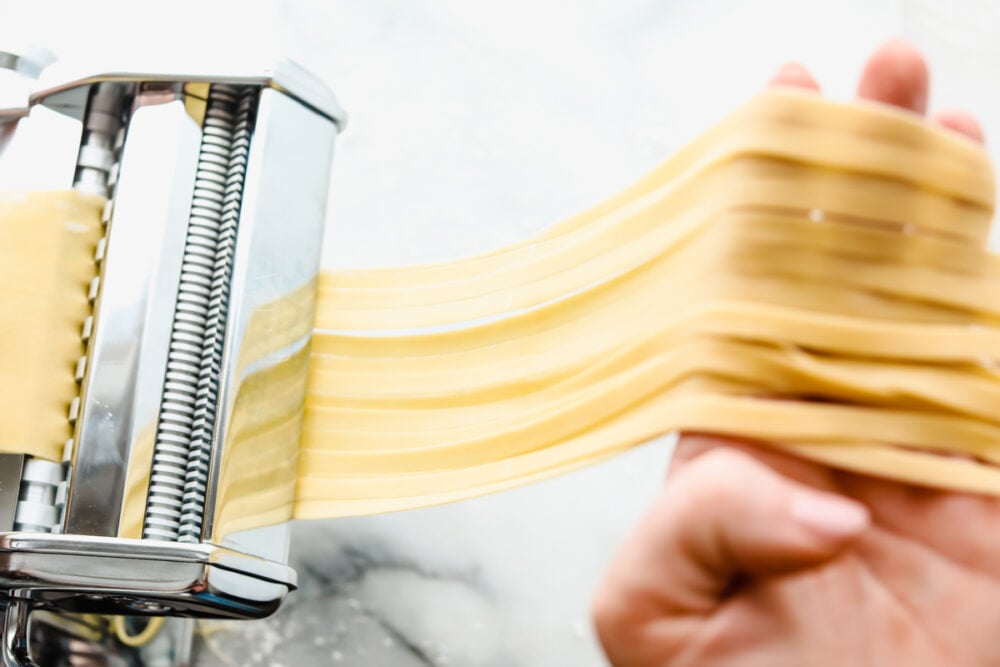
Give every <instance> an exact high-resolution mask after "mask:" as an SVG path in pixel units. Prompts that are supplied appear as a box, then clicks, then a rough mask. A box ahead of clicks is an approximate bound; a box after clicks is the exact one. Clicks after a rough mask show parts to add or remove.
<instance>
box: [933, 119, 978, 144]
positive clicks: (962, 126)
mask: <svg viewBox="0 0 1000 667" xmlns="http://www.w3.org/2000/svg"><path fill="white" fill-rule="evenodd" d="M934 122H935V123H937V124H938V125H941V126H943V127H947V128H948V129H949V130H954V131H955V132H958V133H959V134H964V135H965V136H967V137H968V138H970V139H972V140H973V141H977V142H979V143H981V144H982V143H985V142H986V138H985V136H984V135H983V128H982V126H981V125H980V124H979V121H977V120H976V119H975V118H973V117H972V116H971V115H969V114H967V113H965V112H964V111H941V112H939V113H936V114H934Z"/></svg>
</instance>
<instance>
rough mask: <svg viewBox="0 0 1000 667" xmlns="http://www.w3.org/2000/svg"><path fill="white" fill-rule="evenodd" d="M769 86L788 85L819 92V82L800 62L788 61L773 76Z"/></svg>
mask: <svg viewBox="0 0 1000 667" xmlns="http://www.w3.org/2000/svg"><path fill="white" fill-rule="evenodd" d="M768 85H769V86H788V87H791V88H803V89H806V90H813V91H815V92H817V93H818V92H819V84H818V83H817V82H816V79H814V78H813V76H812V74H810V73H809V70H807V69H806V68H805V67H803V66H802V65H800V64H799V63H786V64H785V65H783V66H782V67H781V69H779V70H778V72H777V73H776V74H775V75H774V76H773V77H771V80H770V81H769V82H768Z"/></svg>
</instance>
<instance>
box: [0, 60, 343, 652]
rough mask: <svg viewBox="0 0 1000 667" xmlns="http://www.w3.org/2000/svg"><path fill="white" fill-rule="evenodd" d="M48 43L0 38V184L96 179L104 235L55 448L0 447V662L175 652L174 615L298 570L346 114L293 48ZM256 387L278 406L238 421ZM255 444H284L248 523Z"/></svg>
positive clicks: (218, 605)
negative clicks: (173, 50) (98, 60)
mask: <svg viewBox="0 0 1000 667" xmlns="http://www.w3.org/2000/svg"><path fill="white" fill-rule="evenodd" d="M50 60H52V59H51V57H49V56H48V55H47V54H46V53H45V52H44V51H37V50H21V51H18V52H0V187H3V188H5V189H11V188H18V189H52V190H58V189H62V190H65V189H69V188H75V189H77V190H81V191H86V192H89V193H93V194H95V195H99V196H101V197H104V198H106V202H107V203H106V205H105V206H104V212H103V220H102V222H103V225H104V229H105V232H106V234H105V237H104V239H103V240H101V241H100V243H99V244H98V247H97V252H96V257H95V262H96V264H97V266H98V267H99V270H98V271H97V272H96V275H97V278H95V280H94V282H93V283H92V284H91V289H90V295H89V298H90V301H91V303H92V304H93V313H92V316H91V317H89V318H88V319H87V320H86V322H85V323H84V326H83V331H82V332H81V336H82V340H83V345H82V346H81V349H85V350H86V353H85V355H84V356H83V357H82V358H81V359H80V362H79V364H78V365H77V368H76V377H77V380H78V382H79V396H78V398H77V399H75V400H74V401H73V402H72V404H71V405H70V406H68V415H67V419H68V420H70V423H71V424H72V433H73V437H72V438H71V439H70V440H69V441H68V442H67V443H66V444H65V447H64V455H63V460H62V461H49V460H43V459H39V458H33V457H31V456H28V455H23V454H0V607H2V608H3V609H4V610H5V611H4V614H5V615H4V623H3V642H2V647H0V664H2V665H4V666H11V665H33V664H39V665H42V666H43V667H44V666H47V665H108V666H112V665H122V666H124V665H129V666H147V667H150V666H153V665H157V666H164V667H166V666H179V665H185V664H188V662H189V660H190V658H189V654H190V647H191V635H192V624H193V623H194V620H192V619H197V618H231V619H255V618H261V617H265V616H267V615H269V614H271V613H273V612H274V611H275V610H276V609H277V608H278V607H279V605H280V604H281V602H282V600H283V598H284V597H285V595H286V594H288V593H289V592H290V591H292V590H293V589H294V588H295V585H296V575H295V572H294V570H293V569H291V568H290V567H289V566H288V565H287V551H288V524H287V520H288V518H289V517H290V516H291V511H292V510H291V507H292V502H293V494H294V479H295V461H296V457H297V449H298V437H299V433H300V431H299V429H300V428H301V417H302V409H303V405H304V400H305V373H306V368H307V365H306V360H307V355H308V347H309V342H310V336H311V329H312V320H313V313H314V309H315V299H316V292H315V289H316V278H317V275H318V270H319V253H320V248H321V245H322V236H323V228H324V217H325V206H326V198H327V189H328V184H329V176H330V162H331V159H332V152H333V146H334V140H335V138H336V136H337V134H338V131H339V130H340V129H341V128H342V126H343V122H344V116H343V113H342V112H341V110H340V108H339V106H338V105H337V102H336V100H335V99H334V97H333V95H332V94H331V93H330V92H329V90H328V89H327V88H326V87H325V86H324V85H323V84H322V83H321V82H320V81H319V79H317V78H316V77H315V76H313V75H312V74H310V73H309V72H308V71H306V70H305V69H304V68H302V67H300V66H298V65H296V64H295V63H293V62H291V61H280V62H276V63H275V62H270V63H262V64H250V63H248V62H247V61H246V60H244V61H241V62H236V63H233V64H231V65H224V66H222V67H220V68H219V69H214V70H213V69H204V67H203V66H202V65H200V64H199V63H198V62H196V61H195V64H194V65H192V66H191V67H190V68H188V69H178V68H177V65H176V63H175V64H174V65H173V66H172V68H171V69H165V68H161V67H157V66H155V65H154V66H150V67H143V68H140V69H136V68H109V67H103V68H102V67H97V66H93V67H89V68H88V67H87V66H85V65H82V64H79V63H68V62H64V61H56V62H54V63H53V64H49V61H50ZM274 377H280V378H283V379H282V380H281V381H280V382H278V385H280V388H274V389H273V390H272V387H275V386H277V385H275V384H273V383H271V382H270V380H269V378H274ZM265 380H268V381H265ZM272 391H273V392H279V391H280V396H275V395H272ZM265 404H266V405H267V406H268V409H267V410H265V412H268V419H270V420H272V422H274V423H280V424H281V428H275V429H271V430H270V431H269V434H270V435H269V437H268V438H267V439H266V440H265V441H260V440H254V439H253V435H254V433H255V432H257V431H258V430H259V429H260V424H259V423H258V422H259V420H260V419H261V415H260V412H261V411H260V409H259V408H260V406H261V405H265ZM263 446H266V447H268V448H271V450H270V451H271V454H272V455H273V454H274V452H275V450H278V453H279V454H280V455H281V456H282V457H283V460H285V461H287V466H285V468H282V469H281V470H274V471H268V472H269V474H270V475H271V479H273V484H271V485H270V486H268V488H266V489H263V490H258V491H259V493H258V494H257V496H255V500H254V503H255V504H254V510H253V511H254V512H255V513H257V516H260V513H261V512H264V513H266V514H267V517H268V520H267V521H265V522H262V523H263V525H266V527H263V528H259V527H258V528H255V527H249V526H247V525H241V521H240V518H241V516H242V514H243V511H244V509H243V508H242V507H241V506H240V503H241V502H242V501H241V498H242V499H245V498H246V497H247V496H246V494H245V493H241V492H240V485H241V484H242V485H244V486H246V485H247V484H248V482H247V479H246V475H245V471H246V470H248V469H249V470H253V468H254V461H253V459H254V456H255V452H256V451H257V449H255V448H259V447H263ZM272 458H273V456H272ZM289 471H291V472H290V473H289ZM247 511H249V510H247ZM258 525H261V524H260V523H259V524H258ZM158 617H160V618H163V619H165V620H159V618H158Z"/></svg>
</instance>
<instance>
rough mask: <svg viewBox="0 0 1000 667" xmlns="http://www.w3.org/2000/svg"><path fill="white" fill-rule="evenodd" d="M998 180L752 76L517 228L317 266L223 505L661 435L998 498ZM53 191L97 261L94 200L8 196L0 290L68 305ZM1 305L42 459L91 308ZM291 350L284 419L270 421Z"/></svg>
mask: <svg viewBox="0 0 1000 667" xmlns="http://www.w3.org/2000/svg"><path fill="white" fill-rule="evenodd" d="M993 183H994V179H993V173H992V170H991V167H990V165H989V161H988V159H987V157H986V155H985V153H984V151H983V150H982V149H981V148H980V147H978V146H976V145H975V144H973V143H972V142H971V141H968V140H966V139H964V138H963V137H960V136H958V135H955V134H953V133H949V132H947V131H945V130H941V129H936V128H933V127H930V126H929V125H927V124H925V123H923V122H922V121H920V120H919V119H917V118H916V117H914V116H911V115H909V114H907V113H905V112H901V111H896V110H891V109H889V108H887V107H882V106H879V105H875V104H869V103H853V104H837V103H833V102H829V101H824V100H822V99H820V98H818V97H816V96H813V95H810V94H806V93H797V92H791V91H769V92H766V93H763V94H761V95H759V96H758V97H756V98H754V99H753V100H751V101H750V102H749V103H748V104H747V105H745V106H744V107H743V108H742V109H740V110H738V111H737V112H736V113H734V114H733V115H731V116H730V117H729V118H727V119H726V120H725V121H723V122H722V123H721V124H719V125H718V126H717V127H716V128H714V129H713V130H711V131H709V132H707V133H706V134H705V135H703V136H702V137H700V138H699V139H697V140H696V141H694V142H693V143H692V144H691V145H689V146H687V147H686V148H684V149H682V150H681V151H679V152H678V153H677V154H676V155H674V156H673V157H671V158H670V159H668V160H667V161H666V162H664V163H663V164H662V165H661V166H660V167H658V168H656V169H655V170H654V171H653V172H651V173H650V174H649V175H648V176H646V177H645V178H643V179H641V180H640V181H639V182H638V183H636V184H635V185H634V186H632V187H630V188H628V189H626V190H625V191H623V192H622V193H620V194H618V195H616V196H614V197H612V198H610V199H609V200H607V201H605V202H603V203H600V204H598V205H596V206H595V207H593V208H592V209H591V210H589V211H587V212H584V213H582V214H580V215H578V216H575V217H574V218H571V219H570V220H567V221H565V222H563V223H560V224H557V225H554V226H553V227H551V228H549V229H548V230H546V231H544V232H542V233H540V234H537V235H535V236H533V237H531V238H528V239H525V240H524V241H522V242H520V243H518V244H515V245H513V246H510V247H507V248H503V249H499V250H497V251H495V252H492V253H488V254H486V255H482V256H478V257H472V258H468V259H464V260H459V261H455V262H446V263H438V264H429V265H420V266H413V267H403V268H395V269H382V270H373V271H335V272H327V273H324V274H323V275H322V276H321V278H320V281H319V285H318V287H316V289H318V293H319V306H318V312H317V315H316V322H315V331H314V335H313V342H312V348H311V351H310V353H309V357H308V359H306V358H305V357H303V358H302V359H299V360H296V361H295V363H294V364H293V365H294V368H292V366H289V368H288V369H276V370H275V371H273V373H272V375H273V377H270V379H268V378H262V379H261V380H260V381H259V382H257V383H256V385H254V387H257V385H259V387H257V388H256V389H253V388H252V391H251V390H248V394H247V396H245V397H244V403H243V407H244V408H245V409H247V410H251V411H252V410H254V405H259V407H260V412H259V414H260V419H259V420H258V421H259V424H260V427H259V431H256V432H254V433H247V434H244V435H242V436H241V438H242V439H241V441H240V446H241V447H242V448H243V450H242V451H244V452H246V454H243V455H241V457H240V460H239V465H240V468H241V470H240V473H239V474H238V475H236V477H238V478H239V479H240V480H243V482H242V483H239V484H235V485H234V486H232V487H231V488H228V489H226V494H227V498H226V499H225V501H226V503H227V505H230V506H231V507H232V508H233V510H234V511H235V510H236V509H237V508H238V512H237V514H238V516H236V515H234V516H229V517H227V519H226V520H227V522H228V523H230V524H231V525H232V526H234V527H239V528H246V527H251V526H254V525H261V524H264V523H268V522H273V521H276V520H281V518H283V517H287V516H289V515H291V514H294V516H296V517H299V518H318V517H329V516H342V515H349V514H358V513H367V512H380V511H391V510H399V509H407V508H412V507H417V506H422V505H427V504H432V503H439V502H445V501H450V500H456V499H460V498H465V497H469V496H473V495H477V494H482V493H487V492H490V491H495V490H499V489H503V488H508V487H511V486H514V485H517V484H522V483H525V482H528V481H532V480H535V479H539V478H542V477H545V476H549V475H553V474H556V473H559V472H562V471H566V470H570V469H572V468H575V467H578V466H581V465H584V464H587V463H590V462H593V461H596V460H599V459H601V458H603V457H607V456H609V455H611V454H613V453H615V452H618V451H621V450H622V449H624V448H626V447H629V446H632V445H634V444H637V443H641V442H644V441H647V440H649V439H651V438H654V437H657V436H659V435H662V434H665V433H669V432H671V431H676V430H696V431H705V432H713V433H720V434H728V435H733V436H741V437H748V438H756V439H760V440H763V441H767V442H770V443H772V444H773V445H774V446H775V447H779V448H783V449H785V450H788V451H791V452H794V453H795V454H797V455H800V456H803V457H807V458H812V459H814V460H817V461H821V462H824V463H827V464H830V465H833V466H837V467H842V468H845V469H850V470H857V471H862V472H867V473H871V474H875V475H881V476H887V477H891V478H895V479H899V480H903V481H909V482H914V483H919V484H926V485H932V486H937V487H942V488H951V489H957V490H967V491H974V492H981V493H990V494H994V495H1000V468H998V467H997V466H998V465H1000V373H998V368H997V364H996V360H997V359H998V358H1000V259H998V257H997V256H995V255H993V254H991V253H990V252H989V251H987V249H986V248H985V240H986V237H987V234H988V231H989V226H990V222H991V220H992V216H993V206H994V191H993ZM19 197H20V198H19ZM53 202H56V203H58V202H63V205H69V204H67V202H68V203H71V204H72V206H76V207H78V209H80V210H82V209H86V208H87V207H88V206H89V207H91V209H92V211H93V212H94V215H92V216H91V218H93V219H92V220H89V222H87V224H85V225H83V226H84V227H87V229H91V230H92V231H91V235H90V236H88V237H86V238H79V239H77V238H76V237H74V243H75V244H76V245H74V246H73V248H72V249H73V251H74V252H76V253H77V254H79V255H80V257H83V256H84V254H85V251H89V250H90V247H89V246H90V245H92V243H93V241H94V238H96V237H95V236H94V233H93V230H94V229H97V228H96V227H94V225H95V224H96V222H95V220H96V218H97V216H96V212H97V210H98V208H97V204H96V203H95V202H94V201H92V200H88V199H86V198H83V197H82V196H80V195H72V194H59V195H47V196H45V197H42V196H41V195H32V196H30V197H28V198H24V197H23V196H21V195H7V196H5V197H4V199H3V203H2V205H3V207H4V209H3V211H4V213H5V215H4V220H3V226H4V233H5V234H7V235H8V237H9V238H11V239H12V241H13V242H14V243H15V244H18V248H17V249H16V250H11V249H10V248H9V246H8V249H7V250H6V252H8V254H9V256H5V259H6V260H7V261H5V262H4V263H3V268H2V270H3V271H4V272H5V273H4V275H3V276H0V279H2V280H3V281H4V282H5V284H8V283H16V281H17V277H18V275H20V272H23V271H28V270H29V268H28V265H29V264H32V263H31V262H29V261H27V259H26V258H28V257H31V258H32V260H36V261H38V266H34V265H32V266H30V271H32V272H33V273H32V274H31V276H32V278H33V279H36V278H37V279H38V280H40V281H42V282H43V283H44V282H45V281H48V283H49V284H51V285H53V286H54V285H55V283H54V282H53V281H62V283H60V284H64V285H65V286H72V287H73V289H76V290H77V292H75V293H76V294H77V295H79V293H80V289H78V288H79V287H80V285H85V284H86V282H87V275H88V274H87V271H88V270H89V271H90V272H91V274H92V273H93V268H92V267H90V268H89V269H87V267H85V266H84V264H85V262H84V261H83V259H80V258H78V257H76V255H74V258H68V257H66V256H64V255H60V254H58V253H56V252H55V251H54V250H53V249H52V248H50V247H47V246H46V243H45V242H43V236H44V235H48V236H44V238H49V239H50V238H52V235H57V236H58V235H59V234H65V231H63V232H57V231H54V230H56V228H57V227H58V226H59V225H58V220H59V217H58V215H57V214H56V213H55V210H54V209H53V206H54V205H55V204H53ZM26 220H29V221H31V223H32V224H31V225H28V224H27V223H26V222H25V221H26ZM87 225H89V227H88V226H87ZM8 227H10V228H11V229H8ZM98 227H99V225H98ZM12 229H13V230H17V229H20V230H21V231H20V232H16V231H12ZM28 229H34V230H37V232H32V233H27V232H25V230H28ZM42 246H46V247H42ZM87 257H88V258H89V255H88V256H87ZM71 267H75V268H73V270H70V268H71ZM313 288H314V286H306V288H304V289H313ZM71 291H72V290H71ZM5 293H6V294H7V297H6V298H8V299H14V298H17V299H19V300H18V302H17V303H14V302H13V301H11V302H10V303H8V304H6V306H7V307H6V308H4V309H3V313H4V314H3V317H4V321H3V330H2V332H0V333H2V335H3V336H4V337H5V338H4V340H3V342H4V346H3V348H2V349H3V352H2V354H3V355H4V359H3V364H2V366H0V375H2V376H3V377H2V378H0V380H2V383H0V384H2V386H4V387H5V389H6V390H8V391H10V386H11V382H12V381H13V379H14V378H15V376H16V377H22V378H23V377H26V376H33V377H34V376H41V377H56V376H60V377H62V378H63V381H62V382H60V383H45V386H46V387H48V389H49V391H48V392H47V393H46V394H45V395H44V396H41V395H39V394H37V393H35V394H31V395H21V396H20V397H19V398H20V401H21V402H20V403H18V404H17V405H19V406H20V407H21V411H20V412H18V411H13V410H12V411H10V412H7V413H5V415H4V417H3V419H4V422H5V423H6V424H9V425H11V428H10V429H8V430H7V431H5V432H4V434H3V436H2V438H0V449H2V450H6V451H28V452H32V453H35V454H38V455H42V456H51V455H52V454H51V452H55V451H57V449H58V447H57V445H61V440H60V438H62V439H65V436H66V426H65V409H64V406H65V404H66V403H68V401H69V400H70V399H71V397H72V395H73V387H72V386H71V384H70V383H67V382H66V381H65V380H66V375H67V373H68V374H69V378H70V379H71V367H70V362H71V361H75V359H71V357H72V356H73V355H72V354H71V352H74V351H75V352H77V353H78V348H79V340H78V338H77V340H76V346H77V347H76V348H73V349H72V350H70V349H69V348H71V347H72V346H71V345H69V344H68V343H66V344H65V345H62V343H60V345H58V346H57V344H56V342H54V341H48V340H45V339H44V337H40V336H38V335H37V332H39V331H45V330H46V329H45V327H54V326H56V324H59V326H61V327H62V330H64V331H69V332H71V333H74V334H77V335H78V329H79V321H80V320H81V319H82V317H83V314H84V311H85V308H84V306H85V305H86V304H85V301H84V302H82V303H77V302H76V301H73V303H72V304H70V303H64V304H62V303H61V304H60V306H59V308H60V310H59V314H60V317H61V318H62V320H60V321H59V322H58V323H57V321H56V320H54V319H51V318H52V317H53V315H52V314H51V313H46V314H45V315H44V316H43V314H42V311H43V310H44V309H43V308H41V307H39V304H37V303H32V302H31V297H30V295H28V294H27V293H24V294H22V293H20V292H18V291H17V290H14V294H15V295H20V296H15V297H12V296H11V294H12V292H11V291H10V290H6V291H5ZM296 299H297V297H296V296H295V295H292V296H290V297H289V304H288V312H290V313H291V312H296V306H295V304H294V303H292V302H293V301H296ZM282 307H283V305H282V304H280V303H279V304H270V305H269V306H268V308H269V312H270V313H271V314H272V316H273V314H274V313H275V312H277V310H280V309H281V308H282ZM276 309H277V310H276ZM46 318H49V319H46ZM71 324H72V325H73V326H70V325H71ZM294 324H298V325H299V326H300V328H301V326H305V325H308V324H309V323H290V326H289V327H288V329H289V330H292V329H294V328H295V327H294ZM276 335H281V334H280V332H278V333H277V334H276ZM60 336H62V334H61V333H60ZM66 338H67V340H68V339H70V338H72V336H69V335H68V334H67V336H66ZM61 340H62V339H61V338H60V341H61ZM45 345H47V346H49V347H44V348H43V347H42V346H45ZM56 347H58V349H59V355H61V356H53V355H52V354H50V353H49V351H50V350H55V349H56ZM64 347H65V348H66V349H65V350H64V349H63V348H64ZM15 350H16V352H14V351H15ZM43 358H44V359H46V360H47V361H46V364H48V365H42V364H41V361H40V360H41V359H43ZM11 364H13V366H12V365H11ZM306 366H307V367H308V399H307V402H306V407H305V414H304V417H303V418H302V420H301V422H300V421H299V420H298V419H289V418H287V417H282V418H281V419H276V420H271V421H268V420H269V419H270V418H269V417H268V415H269V414H271V413H272V412H274V410H275V409H276V408H272V409H271V412H269V411H268V408H269V407H270V406H271V405H272V404H275V405H281V401H282V398H283V397H284V396H285V395H286V394H285V392H286V391H287V392H289V393H288V395H289V396H290V395H293V394H294V393H295V392H296V391H298V389H296V387H300V385H299V384H298V382H300V380H301V378H302V373H303V370H302V369H303V368H304V367H306ZM33 374H34V375H33ZM60 374H61V375H60ZM56 406H58V407H62V408H63V409H62V410H61V411H60V410H56V409H55V407H56ZM274 414H278V413H277V412H274ZM281 414H283V415H284V414H287V413H284V412H283V413H281ZM27 415H31V416H32V417H33V418H34V419H33V420H32V423H31V424H29V423H28V421H27ZM60 420H62V421H60ZM272 421H273V423H272ZM255 423H256V422H255ZM300 423H301V428H302V430H303V436H302V442H301V447H300V451H299V460H298V463H297V466H298V479H297V490H296V492H295V498H296V501H295V505H294V507H293V508H289V507H275V506H274V503H275V502H277V501H276V500H275V499H276V498H279V497H286V495H287V494H282V493H277V492H274V489H272V488H271V483H272V482H273V483H274V485H275V486H277V485H279V484H280V485H281V486H283V487H287V485H289V484H292V483H293V481H294V475H292V471H294V465H295V462H294V461H288V460H287V455H286V454H284V453H283V451H282V450H280V449H273V450H272V449H271V448H269V447H268V439H269V437H270V436H269V435H268V434H269V433H274V434H277V433H278V432H284V431H286V430H287V429H289V428H293V429H297V428H299V425H300ZM275 437H277V435H275ZM949 452H957V453H962V454H966V455H969V456H967V457H963V458H949V457H944V456H941V454H943V453H949ZM271 471H279V472H273V473H272V472H271ZM279 477H280V479H279ZM234 496H239V502H238V503H236V502H235V499H234Z"/></svg>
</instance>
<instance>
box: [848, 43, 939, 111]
mask: <svg viewBox="0 0 1000 667" xmlns="http://www.w3.org/2000/svg"><path fill="white" fill-rule="evenodd" d="M928 85H929V76H928V73H927V63H926V62H924V58H923V56H921V55H920V52H919V51H917V50H916V49H914V48H913V47H912V46H910V45H909V44H907V43H906V42H903V41H901V40H896V39H894V40H890V41H888V42H886V43H885V44H883V45H882V46H881V47H879V49H877V50H876V51H875V53H873V54H872V56H871V58H869V59H868V62H867V64H865V68H864V70H863V71H862V74H861V80H860V82H859V83H858V97H859V98H860V99H863V100H871V101H873V102H882V103H884V104H891V105H893V106H897V107H900V108H902V109H909V110H910V111H914V112H916V113H919V114H923V113H925V112H926V111H927V90H928Z"/></svg>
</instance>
